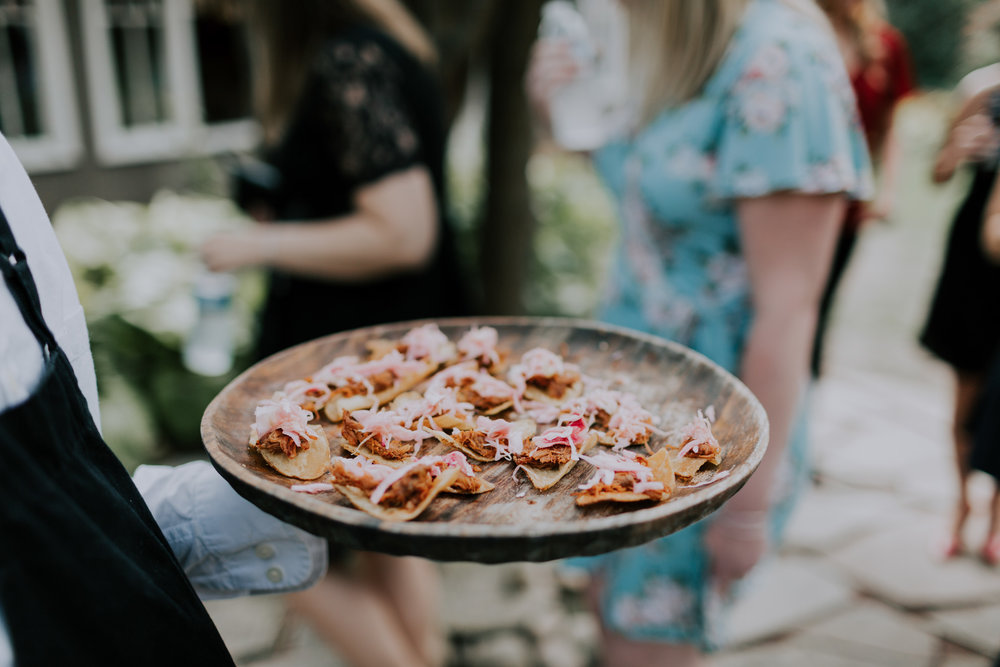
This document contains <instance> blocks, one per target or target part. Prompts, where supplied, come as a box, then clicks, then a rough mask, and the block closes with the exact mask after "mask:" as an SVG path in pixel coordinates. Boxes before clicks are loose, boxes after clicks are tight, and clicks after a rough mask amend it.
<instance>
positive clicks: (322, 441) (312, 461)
mask: <svg viewBox="0 0 1000 667" xmlns="http://www.w3.org/2000/svg"><path fill="white" fill-rule="evenodd" d="M313 429H314V430H315V431H316V433H317V434H318V435H319V437H318V438H316V439H315V440H310V441H309V449H303V450H301V451H299V453H298V454H297V455H295V456H294V457H288V456H285V454H284V453H283V452H281V451H280V450H269V449H268V450H257V451H259V452H260V455H261V456H262V457H264V460H265V461H266V462H267V464H268V465H269V466H271V467H272V468H274V469H275V470H277V471H278V472H279V473H281V474H282V475H284V476H285V477H294V478H296V479H316V478H317V477H320V476H322V475H323V474H324V473H325V472H326V471H327V469H328V468H329V467H330V443H329V441H328V440H327V439H326V433H324V432H323V427H322V426H318V425H313Z"/></svg>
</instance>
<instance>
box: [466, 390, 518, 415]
mask: <svg viewBox="0 0 1000 667" xmlns="http://www.w3.org/2000/svg"><path fill="white" fill-rule="evenodd" d="M458 399H459V400H460V401H462V402H464V403H472V405H473V406H475V408H476V409H477V410H479V411H480V412H487V411H489V410H492V409H493V408H495V407H497V406H498V405H502V404H504V403H506V402H507V401H508V400H509V399H506V398H504V397H503V396H481V395H480V394H479V393H477V392H475V391H471V390H469V389H463V390H462V391H461V392H459V394H458Z"/></svg>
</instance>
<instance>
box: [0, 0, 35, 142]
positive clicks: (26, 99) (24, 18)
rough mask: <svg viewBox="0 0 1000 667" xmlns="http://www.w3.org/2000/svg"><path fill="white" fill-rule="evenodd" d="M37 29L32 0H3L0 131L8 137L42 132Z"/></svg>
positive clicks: (0, 8)
mask: <svg viewBox="0 0 1000 667" xmlns="http://www.w3.org/2000/svg"><path fill="white" fill-rule="evenodd" d="M35 29H36V27H35V14H34V8H33V7H32V3H31V2H30V0H0V131H2V132H3V133H4V134H5V135H6V136H7V137H9V138H14V137H34V136H38V135H41V134H42V133H43V127H42V119H41V113H40V111H39V108H40V100H39V99H38V96H39V94H40V83H39V81H38V76H39V73H38V57H37V54H36V53H35V41H34V39H33V35H34V30H35Z"/></svg>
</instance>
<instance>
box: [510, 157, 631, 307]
mask: <svg viewBox="0 0 1000 667" xmlns="http://www.w3.org/2000/svg"><path fill="white" fill-rule="evenodd" d="M528 182H529V183H530V184H531V188H532V196H533V208H534V213H535V218H536V219H537V221H538V226H537V231H536V233H535V240H534V255H533V257H534V259H533V262H532V265H531V267H530V269H529V274H528V275H529V280H528V285H527V289H526V293H525V295H524V302H525V308H526V310H527V311H528V313H529V314H531V315H567V316H573V317H590V316H592V315H593V312H594V308H595V307H596V305H597V301H598V298H599V296H600V291H601V286H602V285H603V282H604V275H605V273H606V270H607V264H608V260H609V259H610V248H611V246H612V244H613V242H614V239H615V213H614V210H613V209H612V206H611V203H610V200H609V197H608V194H607V192H606V191H605V189H604V187H603V185H602V184H601V183H600V181H599V180H598V179H597V175H596V174H595V173H594V171H593V168H592V167H591V165H590V163H589V161H588V160H586V159H585V158H582V157H580V156H577V155H567V154H564V153H537V154H535V156H534V157H532V159H531V162H530V163H529V165H528Z"/></svg>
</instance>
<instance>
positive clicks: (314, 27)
mask: <svg viewBox="0 0 1000 667" xmlns="http://www.w3.org/2000/svg"><path fill="white" fill-rule="evenodd" d="M249 4H250V12H249V19H250V26H251V31H252V34H253V35H254V37H255V39H253V40H252V42H251V43H252V55H253V60H254V75H253V80H254V106H255V108H256V109H257V115H258V118H259V120H260V122H261V125H262V126H263V128H264V136H265V138H266V140H267V141H269V142H273V141H275V140H277V138H278V137H279V135H280V133H281V131H282V129H283V127H284V125H285V123H286V122H287V121H288V117H289V115H290V114H291V112H292V109H294V108H295V105H296V104H297V103H298V100H299V98H300V97H301V96H302V90H303V88H304V87H305V81H306V75H307V73H308V71H309V67H310V65H311V63H312V61H313V60H314V59H315V57H316V53H317V52H318V50H319V49H320V47H321V46H322V44H323V41H324V40H325V39H327V38H328V37H329V36H330V35H331V34H333V33H334V32H336V31H337V30H339V29H342V28H345V27H349V26H352V25H372V26H375V27H377V28H379V29H380V30H382V31H383V32H385V33H387V34H388V35H389V36H390V37H392V38H393V39H395V40H396V41H397V42H399V44H400V45H401V46H402V47H403V48H404V49H405V50H406V51H408V52H409V53H410V54H411V55H412V56H414V57H415V58H417V59H418V60H420V61H421V62H423V63H424V64H425V65H427V66H432V65H434V64H436V62H437V52H436V50H435V49H434V45H433V43H432V42H431V39H430V37H428V35H427V33H426V32H425V31H424V29H423V27H422V26H421V25H420V23H418V22H417V20H416V19H415V18H414V17H413V16H412V15H411V14H410V13H409V11H408V10H407V9H406V8H405V7H404V6H403V5H402V4H401V3H400V2H399V1H398V0H293V1H292V2H287V1H284V0H251V2H250V3H249Z"/></svg>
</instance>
